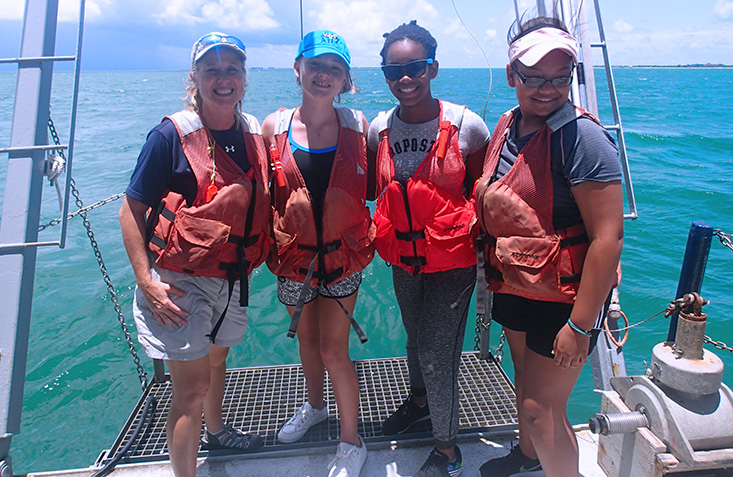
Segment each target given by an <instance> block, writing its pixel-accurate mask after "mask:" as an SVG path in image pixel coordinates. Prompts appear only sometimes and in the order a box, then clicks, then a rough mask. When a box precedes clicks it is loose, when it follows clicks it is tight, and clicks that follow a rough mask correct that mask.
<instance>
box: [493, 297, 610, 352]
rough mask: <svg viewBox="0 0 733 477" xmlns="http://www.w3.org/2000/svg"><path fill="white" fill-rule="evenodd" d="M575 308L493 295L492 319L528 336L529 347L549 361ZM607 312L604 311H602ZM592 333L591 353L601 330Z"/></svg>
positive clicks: (565, 304)
mask: <svg viewBox="0 0 733 477" xmlns="http://www.w3.org/2000/svg"><path fill="white" fill-rule="evenodd" d="M572 310H573V305H572V304H569V303H555V302H551V301H539V300H530V299H529V298H524V297H521V296H516V295H506V294H503V293H494V300H493V307H492V318H493V320H494V321H496V322H497V323H499V324H500V325H501V326H503V327H505V328H508V329H510V330H512V331H520V332H524V333H526V337H525V343H526V344H527V348H529V349H531V350H532V351H534V352H535V353H538V354H541V355H542V356H546V357H548V358H551V359H552V358H554V355H553V354H552V349H553V347H554V345H555V337H556V336H557V333H558V332H559V331H560V330H561V329H562V327H563V326H565V323H567V322H568V319H569V318H570V312H571V311H572ZM603 312H604V313H605V308H604V310H603ZM595 328H596V327H594V329H593V330H592V335H591V338H590V346H589V347H588V354H590V352H591V351H592V350H593V348H594V347H595V346H596V341H598V333H599V332H600V330H597V329H595Z"/></svg>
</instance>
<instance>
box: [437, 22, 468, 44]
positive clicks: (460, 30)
mask: <svg viewBox="0 0 733 477" xmlns="http://www.w3.org/2000/svg"><path fill="white" fill-rule="evenodd" d="M443 31H444V32H445V34H446V35H450V36H451V37H453V38H461V39H464V40H469V39H471V33H472V32H469V31H468V30H467V29H466V26H464V24H463V22H461V20H459V19H458V18H455V19H453V20H452V21H451V22H450V24H449V25H448V26H447V27H446V28H445V29H444V30H443Z"/></svg>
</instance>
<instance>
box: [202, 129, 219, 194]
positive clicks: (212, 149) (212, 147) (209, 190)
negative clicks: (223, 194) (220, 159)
mask: <svg viewBox="0 0 733 477" xmlns="http://www.w3.org/2000/svg"><path fill="white" fill-rule="evenodd" d="M206 149H207V150H208V152H209V155H210V156H211V184H209V185H208V186H206V189H205V191H204V200H205V201H206V203H207V204H208V203H209V202H211V200H212V199H213V198H214V197H215V196H216V194H217V193H218V192H219V188H218V187H216V184H214V179H216V141H215V140H214V139H213V138H212V137H209V147H207V148H206Z"/></svg>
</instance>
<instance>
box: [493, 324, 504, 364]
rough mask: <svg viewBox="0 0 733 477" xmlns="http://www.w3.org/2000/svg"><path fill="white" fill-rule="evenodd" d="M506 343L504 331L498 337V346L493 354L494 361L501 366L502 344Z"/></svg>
mask: <svg viewBox="0 0 733 477" xmlns="http://www.w3.org/2000/svg"><path fill="white" fill-rule="evenodd" d="M505 341H506V334H504V331H502V332H501V336H500V337H499V346H497V347H496V353H494V358H495V359H496V362H497V363H499V364H501V360H503V359H504V342H505Z"/></svg>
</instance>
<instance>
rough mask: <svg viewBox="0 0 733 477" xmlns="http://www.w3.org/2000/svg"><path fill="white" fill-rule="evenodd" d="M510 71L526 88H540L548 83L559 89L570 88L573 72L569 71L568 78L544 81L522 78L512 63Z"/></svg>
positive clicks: (541, 78) (533, 77)
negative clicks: (512, 71)
mask: <svg viewBox="0 0 733 477" xmlns="http://www.w3.org/2000/svg"><path fill="white" fill-rule="evenodd" d="M512 69H513V70H514V72H515V73H516V74H517V76H519V79H520V80H521V81H522V83H524V85H525V86H526V87H528V88H541V87H543V86H544V85H545V83H550V84H551V85H552V86H554V87H555V88H561V87H563V86H570V83H572V82H573V72H572V70H571V71H570V76H558V77H557V78H552V79H549V80H548V79H545V78H543V77H541V76H524V75H523V74H522V73H520V72H519V70H518V69H517V67H516V66H514V63H512Z"/></svg>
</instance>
